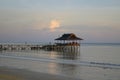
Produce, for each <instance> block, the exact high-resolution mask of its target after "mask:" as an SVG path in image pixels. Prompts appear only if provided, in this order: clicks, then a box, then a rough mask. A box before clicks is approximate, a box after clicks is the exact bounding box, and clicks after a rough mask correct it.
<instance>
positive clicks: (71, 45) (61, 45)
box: [55, 33, 83, 52]
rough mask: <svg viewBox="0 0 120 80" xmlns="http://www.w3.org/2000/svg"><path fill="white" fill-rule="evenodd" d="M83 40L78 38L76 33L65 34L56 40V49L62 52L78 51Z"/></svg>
mask: <svg viewBox="0 0 120 80" xmlns="http://www.w3.org/2000/svg"><path fill="white" fill-rule="evenodd" d="M81 40H83V39H82V38H79V37H77V36H76V35H75V34H74V33H68V34H63V35H62V36H61V37H59V38H56V39H55V41H57V42H56V49H57V50H60V51H70V52H74V51H78V48H79V46H80V41H81Z"/></svg>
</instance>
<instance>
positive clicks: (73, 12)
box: [0, 0, 120, 43]
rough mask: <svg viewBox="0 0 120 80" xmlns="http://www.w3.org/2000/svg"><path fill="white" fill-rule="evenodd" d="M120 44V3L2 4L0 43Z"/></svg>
mask: <svg viewBox="0 0 120 80" xmlns="http://www.w3.org/2000/svg"><path fill="white" fill-rule="evenodd" d="M64 33H75V34H76V35H77V36H79V37H81V38H83V39H84V41H83V42H115V43H116V42H120V0H0V42H1V43H2V42H50V41H53V40H54V39H55V38H57V37H58V36H60V35H62V34H64Z"/></svg>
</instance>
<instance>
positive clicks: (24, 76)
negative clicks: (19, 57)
mask: <svg viewBox="0 0 120 80" xmlns="http://www.w3.org/2000/svg"><path fill="white" fill-rule="evenodd" d="M0 79H2V80H80V79H75V78H70V77H65V76H59V75H52V74H47V73H41V72H33V71H30V70H26V69H16V68H10V67H4V66H0Z"/></svg>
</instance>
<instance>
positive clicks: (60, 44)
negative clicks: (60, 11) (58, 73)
mask: <svg viewBox="0 0 120 80" xmlns="http://www.w3.org/2000/svg"><path fill="white" fill-rule="evenodd" d="M80 40H83V39H81V38H78V37H76V35H75V34H73V33H70V34H63V35H62V36H61V37H59V38H57V39H55V43H54V44H49V45H38V44H26V43H25V44H0V51H3V50H13V51H14V50H41V49H43V50H47V51H58V52H67V53H77V52H78V51H80Z"/></svg>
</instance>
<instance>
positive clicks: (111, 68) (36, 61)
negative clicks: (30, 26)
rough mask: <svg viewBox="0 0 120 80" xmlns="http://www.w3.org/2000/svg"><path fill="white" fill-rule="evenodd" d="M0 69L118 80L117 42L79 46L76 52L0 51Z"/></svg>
mask: <svg viewBox="0 0 120 80" xmlns="http://www.w3.org/2000/svg"><path fill="white" fill-rule="evenodd" d="M0 66H5V67H12V68H18V69H27V70H30V71H34V72H42V73H48V74H53V75H60V76H67V77H72V78H77V79H80V80H120V44H119V43H82V44H81V45H80V49H79V52H78V53H77V54H76V53H75V54H74V53H70V52H59V51H45V50H24V51H0Z"/></svg>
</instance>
